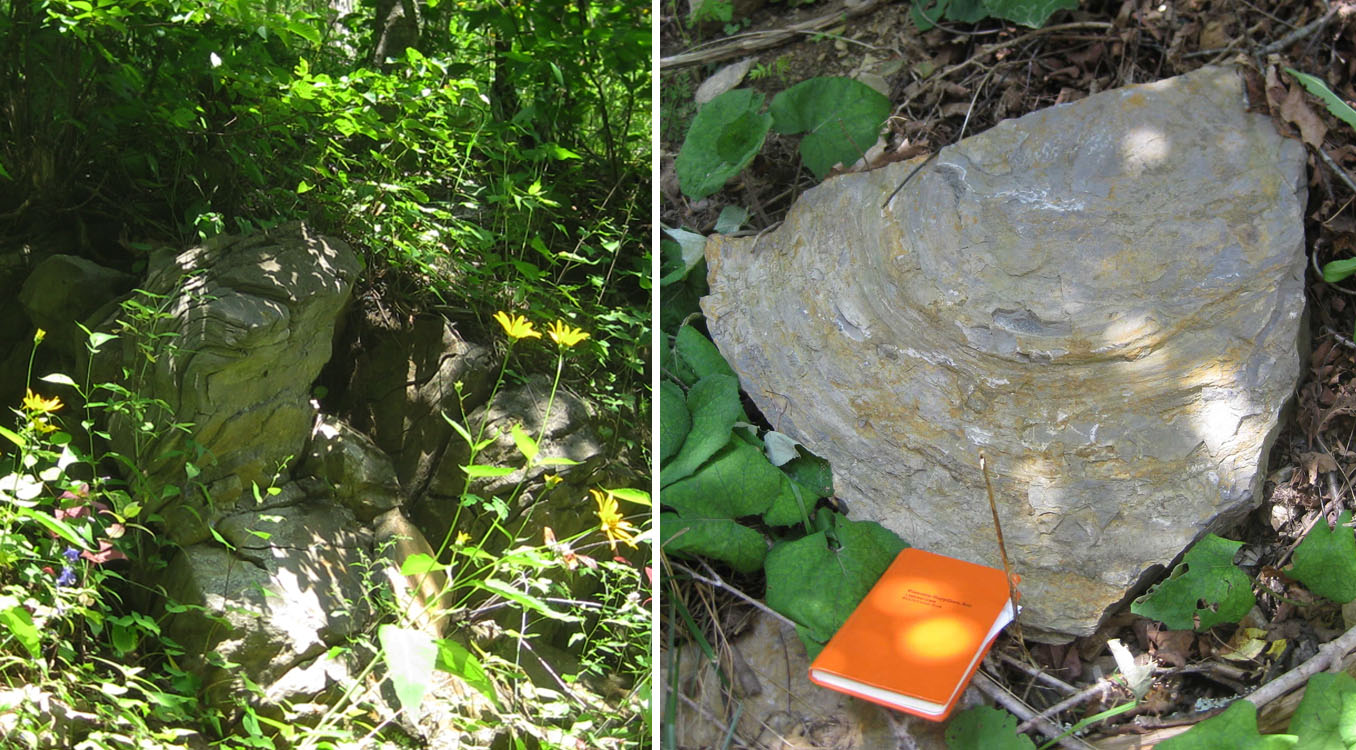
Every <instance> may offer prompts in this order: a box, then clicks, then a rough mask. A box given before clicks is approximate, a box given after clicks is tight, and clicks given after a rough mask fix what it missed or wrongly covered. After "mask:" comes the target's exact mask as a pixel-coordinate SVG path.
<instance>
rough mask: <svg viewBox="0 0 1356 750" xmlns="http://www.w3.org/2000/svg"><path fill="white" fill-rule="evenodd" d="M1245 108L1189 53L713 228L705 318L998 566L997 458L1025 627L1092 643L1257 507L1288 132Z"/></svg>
mask: <svg viewBox="0 0 1356 750" xmlns="http://www.w3.org/2000/svg"><path fill="white" fill-rule="evenodd" d="M1246 107H1247V102H1246V101H1245V95H1244V91H1243V86H1242V83H1241V80H1240V78H1239V77H1238V75H1237V74H1236V73H1235V72H1233V71H1231V70H1226V69H1221V68H1204V69H1201V70H1198V71H1195V72H1193V73H1190V74H1187V75H1184V76H1180V77H1177V78H1172V79H1168V80H1164V81H1159V82H1156V83H1151V84H1144V85H1137V86H1131V87H1127V88H1124V89H1118V90H1113V91H1107V92H1104V93H1101V94H1097V95H1094V96H1091V97H1089V98H1087V99H1085V100H1083V101H1080V102H1077V103H1075V104H1071V105H1065V106H1060V107H1053V108H1050V109H1046V110H1041V111H1039V112H1035V113H1032V114H1030V115H1027V116H1025V117H1022V118H1020V119H1017V120H1011V121H1006V122H1003V123H1000V124H999V125H997V126H995V127H994V128H993V129H991V130H990V131H988V132H986V133H982V134H980V135H976V136H974V137H971V138H967V139H965V140H964V141H961V142H960V143H958V144H956V145H955V146H952V147H948V148H944V149H942V151H941V152H940V154H939V155H938V156H937V158H936V160H935V161H934V162H932V163H931V164H928V165H926V166H925V167H924V168H923V169H922V170H921V171H920V172H919V173H918V174H917V175H916V176H914V178H913V179H912V180H911V181H909V182H908V184H907V185H906V186H905V188H904V189H903V191H902V192H900V193H899V194H898V196H896V197H895V198H894V199H893V200H891V201H890V202H889V203H888V205H883V204H885V200H886V197H887V196H889V195H890V193H891V191H893V190H894V189H895V188H896V186H898V185H899V184H900V182H901V181H902V180H904V178H905V176H906V175H907V174H909V173H910V172H911V171H912V170H913V169H914V168H915V167H916V166H918V164H919V163H920V162H919V161H918V160H915V161H913V162H910V163H904V164H895V165H891V166H889V167H886V168H883V169H880V170H876V171H873V172H868V173H864V174H849V175H844V176H841V177H838V178H835V179H832V180H830V181H828V182H826V183H825V184H823V185H821V186H819V187H817V188H815V189H813V190H810V191H807V192H806V193H805V194H804V195H803V196H802V197H801V198H800V200H799V201H798V202H797V204H796V205H795V206H794V207H793V208H792V210H791V212H790V214H789V215H788V216H787V219H786V221H785V223H784V224H783V225H782V226H781V227H780V228H779V229H778V230H777V231H775V232H771V233H768V234H765V235H762V236H759V237H756V238H749V239H728V238H720V237H717V238H714V239H713V240H712V241H710V242H709V243H708V245H707V262H708V264H709V267H710V286H711V294H710V296H709V297H707V298H706V299H705V300H704V301H703V307H704V310H705V311H706V314H707V322H708V325H709V328H710V331H711V333H712V335H713V336H714V338H715V341H716V343H717V344H718V345H719V347H720V349H721V351H722V352H723V353H724V355H725V356H726V358H727V359H728V360H729V361H730V363H731V364H732V365H733V367H734V368H735V370H736V371H737V372H738V373H739V375H740V378H741V381H742V384H743V386H744V388H745V389H746V390H747V392H748V393H749V394H750V396H751V397H752V398H753V400H754V401H755V402H756V403H757V404H758V405H759V407H760V408H761V409H762V411H763V413H764V415H766V417H767V418H768V420H770V422H771V423H772V425H773V426H774V427H775V428H776V429H777V430H779V431H781V432H783V433H786V434H789V435H791V436H793V437H795V438H796V439H797V440H799V441H800V442H801V443H803V444H804V445H805V446H806V447H808V448H809V449H811V450H812V451H814V452H816V453H818V454H819V455H821V456H824V457H825V458H827V459H829V461H830V462H831V463H832V465H833V469H834V478H835V487H836V489H837V492H838V494H839V495H840V496H841V497H843V498H844V499H845V500H847V504H848V506H849V507H850V508H851V510H852V512H853V514H854V515H856V516H858V517H865V518H869V519H873V520H877V521H880V522H881V523H883V524H885V525H886V526H888V527H890V528H892V529H894V530H895V531H896V532H898V533H899V534H900V535H901V536H903V537H904V538H905V539H906V540H907V541H908V542H910V543H911V544H914V545H916V546H921V547H924V548H927V549H931V550H933V551H936V552H941V553H945V554H949V555H953V556H956V557H961V558H965V559H969V560H973V561H976V562H981V563H987V564H992V565H998V564H999V562H998V551H997V545H996V543H995V541H994V530H993V523H992V521H991V520H990V513H989V507H988V502H987V500H986V498H985V490H984V481H983V478H982V476H981V474H980V469H979V454H980V453H981V452H983V453H984V454H986V455H987V458H988V462H989V466H990V470H991V471H992V473H993V477H994V489H995V492H996V494H997V500H998V506H999V512H1000V514H1001V515H1002V521H1003V532H1004V534H1005V536H1006V540H1007V549H1008V552H1009V554H1010V555H1011V556H1012V558H1013V563H1014V566H1015V568H1016V569H1017V571H1018V572H1020V573H1021V574H1022V576H1023V585H1022V589H1023V592H1024V598H1023V604H1024V605H1025V613H1024V615H1023V621H1024V623H1025V624H1027V625H1029V626H1032V627H1033V628H1039V629H1044V630H1045V631H1055V632H1056V633H1061V634H1074V635H1082V634H1088V633H1090V632H1092V631H1093V630H1094V629H1095V627H1096V626H1097V624H1098V622H1099V620H1100V619H1101V617H1102V616H1103V614H1104V612H1106V611H1107V610H1108V608H1110V607H1112V606H1113V605H1115V604H1117V603H1118V602H1119V601H1121V600H1122V599H1123V597H1125V596H1126V595H1127V593H1129V592H1132V591H1134V590H1135V589H1136V587H1137V586H1139V585H1140V584H1141V583H1142V582H1143V580H1144V578H1145V577H1146V576H1147V575H1148V574H1149V573H1151V572H1152V571H1153V570H1155V569H1156V566H1159V565H1166V564H1168V563H1170V562H1171V561H1172V560H1173V559H1174V558H1176V557H1177V556H1178V555H1179V554H1181V553H1182V551H1183V550H1184V549H1185V548H1186V547H1188V546H1189V545H1190V544H1191V543H1192V542H1193V541H1194V540H1196V539H1198V538H1199V537H1201V536H1202V535H1203V534H1204V533H1206V532H1207V531H1213V530H1218V529H1220V528H1222V527H1223V526H1224V525H1226V524H1228V523H1230V522H1232V521H1233V520H1235V519H1237V518H1238V517H1239V515H1240V514H1242V513H1245V512H1246V511H1248V510H1249V509H1250V508H1252V507H1254V504H1255V503H1256V502H1258V501H1259V500H1260V490H1261V484H1262V481H1263V476H1264V465H1265V461H1266V457H1267V452H1268V449H1269V448H1270V446H1271V443H1272V441H1273V439H1274V436H1275V433H1276V430H1277V428H1278V416H1279V412H1280V411H1281V409H1282V407H1283V405H1284V404H1285V403H1286V401H1287V399H1288V398H1289V397H1290V395H1291V391H1292V389H1293V388H1294V386H1295V383H1296V381H1297V378H1298V375H1299V371H1300V362H1299V357H1298V352H1297V341H1298V335H1299V331H1300V323H1301V318H1302V313H1303V308H1304V288H1303V286H1304V285H1303V277H1304V266H1305V254H1304V229H1303V209H1304V204H1305V196H1306V192H1305V191H1306V188H1305V181H1304V164H1305V157H1304V150H1303V148H1302V146H1301V145H1300V144H1299V143H1298V142H1296V141H1290V140H1286V139H1283V138H1281V137H1280V136H1279V135H1277V133H1276V130H1275V128H1274V127H1273V125H1272V124H1271V122H1270V121H1269V120H1268V119H1267V118H1266V117H1264V116H1262V115H1258V114H1251V113H1249V112H1247V111H1246ZM1028 630H1030V628H1029V629H1028Z"/></svg>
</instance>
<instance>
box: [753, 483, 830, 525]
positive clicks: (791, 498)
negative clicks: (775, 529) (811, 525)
mask: <svg viewBox="0 0 1356 750" xmlns="http://www.w3.org/2000/svg"><path fill="white" fill-rule="evenodd" d="M819 498H820V496H819V495H816V494H815V493H814V491H813V490H811V489H810V488H808V487H805V486H804V485H801V484H798V483H797V482H795V481H794V480H792V479H791V478H790V477H787V476H785V475H783V476H782V487H781V491H780V492H779V493H777V497H776V498H774V499H773V501H772V505H771V506H769V507H768V509H767V511H766V512H765V513H763V523H765V524H767V525H768V526H791V525H793V524H797V523H808V522H809V520H810V514H811V513H813V512H814V508H815V501H816V500H818V499H819Z"/></svg>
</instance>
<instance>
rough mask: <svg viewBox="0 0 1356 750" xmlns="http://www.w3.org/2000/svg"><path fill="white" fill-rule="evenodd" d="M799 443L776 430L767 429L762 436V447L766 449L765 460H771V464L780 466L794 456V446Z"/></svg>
mask: <svg viewBox="0 0 1356 750" xmlns="http://www.w3.org/2000/svg"><path fill="white" fill-rule="evenodd" d="M798 445H800V443H798V442H796V441H795V440H793V439H792V438H789V437H787V436H786V435H783V434H782V433H780V432H777V431H776V430H768V432H767V434H766V435H764V436H763V447H764V449H765V450H766V451H767V460H769V461H771V462H772V465H773V466H781V465H783V464H785V463H787V462H788V461H790V460H791V459H793V458H795V457H796V456H798V455H800V454H798V453H797V452H796V446H798Z"/></svg>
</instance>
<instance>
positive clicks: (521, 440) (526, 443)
mask: <svg viewBox="0 0 1356 750" xmlns="http://www.w3.org/2000/svg"><path fill="white" fill-rule="evenodd" d="M509 434H510V435H511V436H512V437H513V444H514V445H516V446H518V452H519V453H521V454H523V458H526V459H527V463H528V465H529V466H530V465H531V464H532V461H533V460H534V459H536V457H537V453H538V452H539V451H540V450H541V448H539V447H538V446H537V441H536V440H533V439H532V436H531V435H529V434H527V432H526V431H525V430H523V427H522V425H520V424H514V425H513V427H511V428H509Z"/></svg>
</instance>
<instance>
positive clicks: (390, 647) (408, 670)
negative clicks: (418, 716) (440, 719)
mask: <svg viewBox="0 0 1356 750" xmlns="http://www.w3.org/2000/svg"><path fill="white" fill-rule="evenodd" d="M377 640H378V641H380V642H381V655H382V658H383V659H384V660H385V661H386V670H387V672H388V673H389V674H390V677H391V685H392V687H394V688H395V694H396V697H397V698H399V699H400V707H401V708H402V709H404V711H405V713H406V714H409V715H411V717H412V718H413V714H414V711H415V709H417V708H419V703H420V702H421V701H423V700H424V693H425V692H426V691H427V690H428V685H429V678H430V677H431V676H432V675H433V665H434V664H435V663H436V662H437V660H438V646H437V644H435V643H434V642H433V639H432V638H431V637H429V635H428V634H427V633H424V632H423V631H420V630H413V629H410V628H401V627H397V626H395V625H391V624H386V625H382V626H381V627H380V628H378V629H377Z"/></svg>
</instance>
